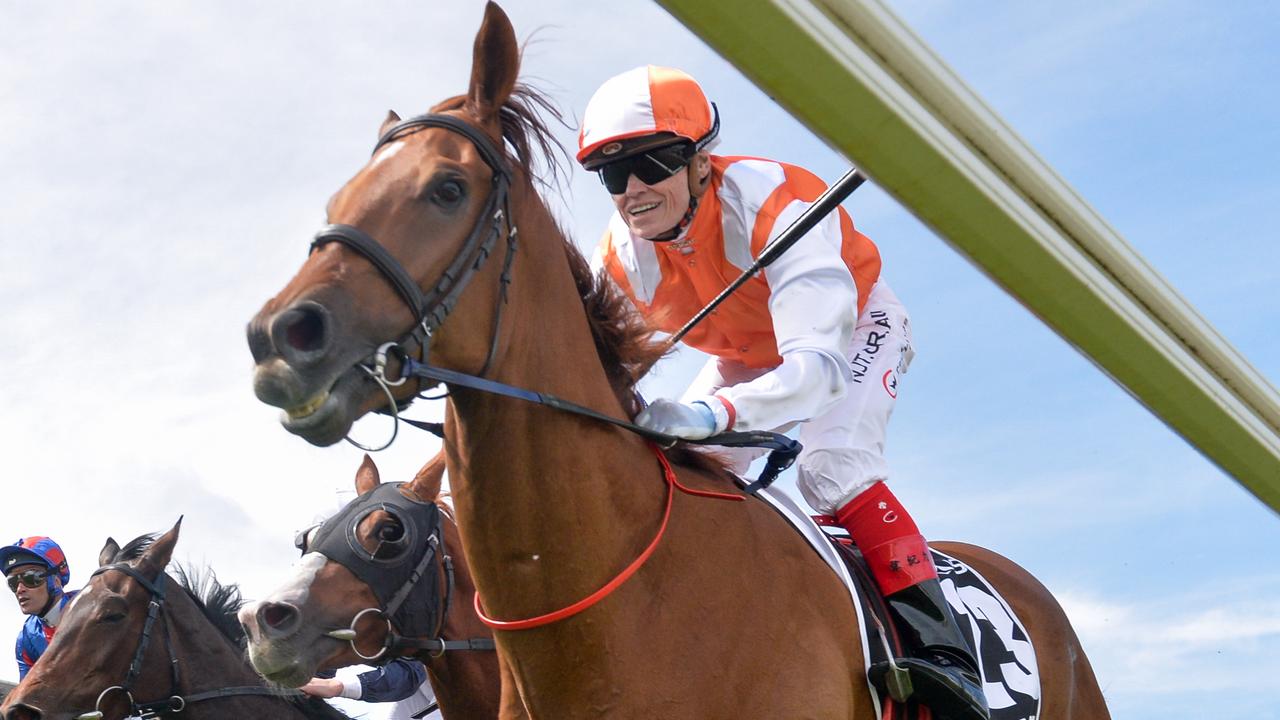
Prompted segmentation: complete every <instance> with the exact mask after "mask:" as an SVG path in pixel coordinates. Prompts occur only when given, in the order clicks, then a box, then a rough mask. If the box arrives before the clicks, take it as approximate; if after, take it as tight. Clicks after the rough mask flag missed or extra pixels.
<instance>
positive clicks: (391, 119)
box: [378, 110, 400, 140]
mask: <svg viewBox="0 0 1280 720" xmlns="http://www.w3.org/2000/svg"><path fill="white" fill-rule="evenodd" d="M398 122H400V116H399V115H397V114H396V111H395V110H388V111H387V119H385V120H383V121H382V127H380V128H378V139H379V140H381V139H382V136H383V135H386V134H387V131H388V130H390V129H391V128H392V127H393V126H394V125H395V124H396V123H398Z"/></svg>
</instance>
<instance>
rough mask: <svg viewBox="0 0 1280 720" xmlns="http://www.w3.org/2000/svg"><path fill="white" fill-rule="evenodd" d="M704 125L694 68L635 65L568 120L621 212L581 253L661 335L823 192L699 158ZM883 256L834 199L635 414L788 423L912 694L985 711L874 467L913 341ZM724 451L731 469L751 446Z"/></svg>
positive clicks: (791, 175) (769, 166)
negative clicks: (879, 609) (686, 372)
mask: <svg viewBox="0 0 1280 720" xmlns="http://www.w3.org/2000/svg"><path fill="white" fill-rule="evenodd" d="M718 130H719V117H718V114H717V111H716V109H715V107H714V106H713V105H712V104H711V103H710V102H708V101H707V98H706V95H705V94H704V93H703V91H702V88H701V87H700V86H699V85H698V83H697V81H696V80H694V79H693V78H692V77H690V76H689V75H687V74H685V73H683V72H681V71H679V70H674V69H671V68H662V67H654V66H648V67H639V68H636V69H634V70H631V71H629V72H625V73H623V74H621V75H617V76H615V77H613V78H611V79H609V80H608V81H606V82H605V83H604V84H603V85H602V86H601V87H600V88H599V89H598V90H597V91H596V93H595V95H594V96H593V97H592V98H591V101H590V102H589V103H588V104H587V109H586V111H585V112H584V113H583V121H582V128H581V130H580V131H579V133H578V154H577V159H578V161H579V162H580V163H581V164H582V166H583V168H585V169H587V170H591V171H596V172H598V173H599V174H600V179H601V181H602V182H603V183H604V185H605V188H606V189H607V191H608V192H609V194H610V195H611V196H612V199H613V203H614V206H615V207H616V209H617V212H616V213H615V214H614V215H613V217H612V219H611V220H610V223H609V227H608V229H607V231H606V232H605V234H604V238H603V239H602V240H601V242H600V245H599V247H598V249H597V252H596V255H595V258H594V260H593V266H595V267H596V268H598V269H601V270H603V271H604V272H606V273H607V274H608V275H609V277H611V278H612V279H613V280H614V282H616V283H617V284H618V285H619V286H620V287H621V289H622V290H623V291H624V292H625V293H626V295H627V297H629V298H630V299H631V302H632V303H633V304H634V305H635V307H636V308H637V309H638V310H639V311H640V312H641V313H642V314H643V315H644V316H645V317H646V318H647V319H648V320H649V321H650V322H651V323H652V324H653V325H654V326H655V327H657V328H658V329H660V330H663V331H666V332H669V333H671V332H675V331H676V330H678V329H680V328H681V327H682V326H683V325H684V323H685V322H687V321H688V320H689V319H690V318H692V317H693V316H694V315H695V314H696V313H697V312H698V311H699V310H700V309H701V308H702V307H703V306H704V305H706V304H707V303H708V302H710V301H711V300H712V299H714V298H715V297H716V296H717V295H719V294H720V292H721V291H723V290H724V289H725V288H726V287H728V285H729V283H730V282H732V281H733V280H734V279H736V278H737V277H738V275H739V274H741V273H742V271H743V270H745V269H746V268H747V267H748V266H750V265H751V264H752V262H754V261H755V260H756V259H757V258H758V257H759V255H760V253H761V251H762V250H763V249H764V247H765V246H766V245H768V243H769V242H770V241H771V240H773V239H774V238H775V237H777V236H778V234H779V233H780V232H781V231H782V230H783V229H785V228H786V227H787V226H788V225H790V224H791V222H792V221H794V220H795V219H796V218H797V216H798V215H799V214H800V213H802V212H803V211H804V210H805V209H806V208H808V207H809V205H810V203H812V202H813V201H814V200H815V199H816V198H817V197H818V196H819V195H820V194H821V193H822V192H823V191H824V190H825V189H826V184H825V183H823V182H822V180H820V179H819V178H818V177H817V176H815V175H814V174H813V173H810V172H809V171H807V170H805V169H804V168H801V167H798V166H795V165H790V164H787V163H781V162H776V161H773V160H767V159H764V158H757V157H727V156H719V155H712V154H711V153H710V150H711V148H712V146H713V143H714V141H715V140H716V136H717V134H718ZM880 265H881V261H880V253H879V250H878V249H877V248H876V246H875V244H874V243H872V241H871V240H870V239H868V238H867V237H866V236H865V235H863V234H862V233H860V232H858V231H857V230H856V229H854V226H853V221H852V219H850V217H849V215H848V213H846V212H845V211H844V209H843V208H839V209H837V211H836V212H834V213H831V214H830V215H828V216H827V217H826V218H825V219H823V220H822V221H821V222H819V223H818V224H817V225H816V226H815V227H814V228H813V229H812V230H811V231H810V232H809V233H808V234H807V235H805V236H804V237H803V238H801V239H800V240H799V242H797V243H796V244H795V245H794V246H792V247H791V248H790V249H789V250H788V251H787V252H786V253H784V254H783V255H782V256H780V257H779V258H778V259H777V260H776V261H774V263H773V264H771V265H769V266H768V267H767V268H766V269H765V271H764V273H763V274H762V275H757V276H755V277H753V278H752V279H751V280H749V281H748V282H747V283H746V284H744V285H743V286H742V287H741V288H739V289H738V290H737V291H736V292H735V293H734V294H733V295H731V296H729V298H728V299H727V300H726V301H725V302H724V303H723V304H722V305H720V306H719V307H718V308H717V309H716V311H715V312H714V313H712V314H711V315H709V316H708V317H707V318H706V319H705V320H704V321H703V322H702V324H701V325H698V326H695V327H694V328H693V329H692V330H691V331H690V332H689V333H688V335H686V336H685V342H686V343H688V344H689V345H692V346H693V347H695V348H698V349H699V350H702V351H703V352H706V353H708V354H710V355H711V356H712V357H711V358H710V360H709V361H708V363H707V364H706V366H705V367H704V368H703V370H702V372H701V373H700V374H699V375H698V377H697V379H695V380H694V382H693V384H692V385H691V386H690V388H689V389H688V391H687V392H686V393H685V396H684V398H683V400H682V401H679V402H677V401H674V400H666V399H660V400H656V401H654V402H653V404H652V405H650V406H649V407H648V408H646V409H645V410H644V412H642V413H641V414H640V416H639V417H638V418H636V421H637V422H638V423H639V424H641V425H644V426H645V427H648V428H651V429H654V430H658V431H660V432H664V433H667V434H670V435H676V436H680V437H683V438H686V439H690V440H698V439H702V438H706V437H708V436H710V435H713V434H716V433H721V432H725V431H728V430H741V431H750V430H772V431H778V432H786V431H787V430H788V429H789V428H793V427H795V426H797V425H800V440H801V442H802V443H803V445H804V450H803V452H802V453H801V455H800V457H799V462H798V466H799V467H798V470H799V473H798V484H799V487H800V492H801V494H802V495H804V498H805V500H806V501H808V503H809V504H810V505H811V506H812V507H813V508H814V510H816V511H818V512H820V513H823V514H824V515H831V516H834V517H835V519H836V521H837V522H838V523H839V524H840V525H842V526H843V527H844V528H845V529H846V530H848V531H849V534H850V535H851V536H852V538H853V540H854V542H855V543H856V544H857V545H858V547H859V548H860V549H861V550H862V553H863V555H864V556H865V557H866V559H867V563H868V565H869V566H870V569H871V572H872V575H873V576H874V577H875V579H876V582H877V584H878V585H879V588H880V591H881V592H882V593H883V594H884V595H885V597H886V600H887V604H888V606H889V608H890V610H891V611H892V612H893V614H894V616H895V618H896V619H897V621H898V623H899V627H900V629H901V630H902V631H903V635H904V636H905V637H906V639H907V641H908V645H909V652H910V654H911V657H908V658H905V659H902V660H899V661H898V662H899V663H900V664H902V665H904V666H906V667H907V669H908V671H909V672H910V673H911V675H912V678H913V680H914V683H913V684H914V686H915V691H916V694H915V695H914V699H916V700H919V701H920V702H922V703H924V704H926V705H930V706H932V707H933V708H934V709H935V710H936V711H938V714H939V715H940V716H941V715H945V716H947V717H950V718H963V719H964V720H977V719H978V718H987V717H988V716H989V711H988V709H987V702H986V699H985V696H984V695H983V691H982V684H981V680H980V679H979V678H978V672H977V670H978V665H977V663H976V662H975V661H974V658H973V653H972V651H971V650H970V649H969V647H968V646H967V644H966V641H965V639H964V635H963V634H962V633H961V631H960V628H959V626H958V625H957V623H956V619H955V617H954V616H953V615H952V612H951V609H950V607H949V606H948V604H947V600H946V598H945V597H944V595H943V591H942V587H941V585H940V584H939V582H938V574H937V569H936V568H935V567H934V565H933V560H932V557H931V555H930V554H929V550H928V547H927V546H926V544H925V540H924V537H923V536H922V535H921V534H920V531H919V530H918V529H917V527H916V524H915V521H914V520H912V519H911V516H910V515H909V514H908V513H907V511H906V508H904V507H903V506H902V503H901V502H899V501H898V499H897V498H896V497H894V495H893V493H892V492H890V491H889V488H888V487H887V486H886V485H885V482H884V481H885V480H886V479H887V478H888V465H887V463H886V462H885V459H884V441H885V429H886V426H887V424H888V422H889V416H890V414H891V412H892V410H893V406H894V402H895V400H896V398H897V394H898V381H899V376H900V375H901V374H903V373H905V372H906V370H907V366H908V364H909V363H910V361H911V358H912V356H913V355H914V350H913V349H912V341H911V330H910V326H909V320H908V315H907V311H906V308H905V307H903V305H902V303H901V302H899V300H898V298H897V297H896V296H895V295H894V293H893V291H892V290H890V289H889V286H888V284H887V283H886V282H885V281H884V279H883V278H882V277H881V275H880ZM761 452H762V451H761ZM728 454H729V455H730V456H731V457H733V458H734V459H735V461H736V467H735V469H736V470H737V471H738V472H739V473H742V472H745V471H746V466H747V465H748V464H749V463H750V461H751V460H752V459H753V457H752V456H751V455H750V454H749V453H744V452H741V451H733V452H730V453H728ZM756 456H757V457H758V454H757V455H756ZM886 670H887V666H885V664H881V665H880V666H879V667H874V668H872V673H871V675H872V679H873V680H875V681H877V683H878V684H883V682H884V681H883V678H884V673H885V672H886Z"/></svg>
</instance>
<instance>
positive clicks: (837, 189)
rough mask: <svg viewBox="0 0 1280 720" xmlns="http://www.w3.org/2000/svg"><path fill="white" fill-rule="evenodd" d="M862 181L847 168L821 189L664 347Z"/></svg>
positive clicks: (684, 332) (769, 260) (785, 247)
mask: <svg viewBox="0 0 1280 720" xmlns="http://www.w3.org/2000/svg"><path fill="white" fill-rule="evenodd" d="M866 181H867V178H866V176H865V175H863V174H862V172H861V171H860V170H858V169H857V168H850V169H849V172H847V173H845V174H844V176H843V177H841V178H840V179H839V180H837V181H836V182H835V183H834V184H832V185H831V187H828V188H827V189H826V190H825V191H823V193H822V194H821V195H819V196H818V199H817V200H815V201H813V204H812V205H810V206H809V207H808V209H806V210H805V211H804V212H802V213H800V217H798V218H796V219H795V222H792V223H791V225H789V226H788V227H787V229H786V230H783V231H782V234H780V235H778V237H777V238H775V239H774V241H773V242H771V243H769V244H768V245H767V246H766V247H765V249H764V250H761V251H760V257H758V258H756V261H755V262H753V263H751V266H750V267H748V268H747V269H746V270H744V271H743V272H742V274H741V275H739V276H738V279H736V280H734V281H733V282H732V283H730V284H729V287H727V288H725V289H724V290H723V291H721V293H720V294H719V295H717V296H716V298H715V299H714V300H712V301H711V302H709V303H707V306H706V307H704V308H702V309H701V310H699V311H698V314H697V315H694V316H693V319H692V320H690V321H689V322H687V323H685V324H684V327H682V328H680V331H679V332H677V333H676V334H675V335H672V336H671V337H670V338H669V339H668V340H667V347H671V346H673V345H675V344H676V343H678V342H680V339H681V338H683V337H684V336H685V334H686V333H688V332H689V331H690V330H692V329H693V326H694V325H697V324H698V323H700V322H702V320H703V319H704V318H706V317H707V315H710V314H711V311H712V310H715V309H716V307H717V306H719V305H720V303H722V302H724V300H725V298H727V297H729V296H730V295H732V294H733V292H734V291H735V290H737V289H738V288H739V287H742V285H743V283H745V282H746V281H747V280H750V279H751V276H753V275H755V274H756V273H758V272H760V271H761V270H763V269H764V268H766V267H768V266H769V265H771V264H773V262H774V261H775V260H777V259H778V258H779V257H781V256H782V253H784V252H786V251H787V250H788V249H789V248H790V247H791V246H792V245H795V244H796V243H797V242H799V240H800V238H802V237H804V236H805V233H807V232H809V231H810V230H812V229H813V226H814V225H817V224H818V223H819V222H820V221H822V219H823V218H825V217H826V216H827V215H828V214H829V213H830V212H831V211H832V210H834V209H835V208H836V206H837V205H839V204H840V203H842V202H844V199H845V198H847V197H849V195H850V194H852V193H853V191H854V190H857V189H858V186H859V185H862V183H864V182H866Z"/></svg>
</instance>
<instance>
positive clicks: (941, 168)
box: [658, 0, 1280, 509]
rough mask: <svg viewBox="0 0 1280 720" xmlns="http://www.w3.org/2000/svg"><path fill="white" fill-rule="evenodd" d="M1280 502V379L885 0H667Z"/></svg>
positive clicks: (1138, 393) (1239, 474) (1180, 428)
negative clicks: (1199, 308)
mask: <svg viewBox="0 0 1280 720" xmlns="http://www.w3.org/2000/svg"><path fill="white" fill-rule="evenodd" d="M658 1H659V3H660V4H662V5H663V6H664V7H666V8H667V10H668V11H670V12H671V13H672V14H673V15H674V16H675V17H676V18H678V19H679V20H680V21H682V22H683V23H684V24H685V25H687V26H688V27H689V28H690V29H691V30H693V31H694V32H696V33H697V34H699V35H700V36H701V37H702V38H703V39H704V40H706V41H707V42H708V43H709V44H710V45H711V46H712V47H713V48H715V49H716V50H718V51H719V52H720V53H721V54H722V55H724V56H725V57H726V58H727V59H728V60H729V61H730V62H732V63H734V64H735V65H737V66H738V68H739V69H740V70H742V71H743V72H744V73H745V74H746V75H747V76H748V77H750V78H752V79H753V80H754V81H755V82H756V83H757V84H758V85H760V87H762V88H763V89H765V90H766V91H768V93H769V94H770V95H771V96H772V97H774V98H775V99H777V101H778V102H779V103H781V104H782V105H783V106H784V107H786V108H787V109H788V110H790V111H791V113H792V114H793V115H795V116H796V117H797V118H798V119H800V120H801V121H802V122H804V123H805V124H806V125H808V126H809V128H810V129H812V130H813V131H814V132H815V133H817V134H818V135H819V136H820V137H822V138H823V139H825V140H826V141H827V142H828V143H830V144H831V145H832V146H833V147H835V148H838V149H839V150H840V151H842V152H843V153H844V154H845V155H847V156H848V157H850V158H852V159H853V160H855V161H856V162H857V164H858V167H859V168H861V169H862V170H863V171H864V172H865V173H866V174H867V175H868V176H869V177H870V178H872V179H873V180H874V181H875V182H876V184H877V185H879V186H880V187H882V188H883V189H885V190H886V191H887V192H889V193H890V194H892V195H893V196H895V197H896V198H897V199H898V200H899V201H900V202H902V204H903V205H904V206H906V207H907V208H908V209H910V210H911V211H912V212H914V213H915V214H916V215H917V216H918V217H920V218H921V219H922V220H923V221H924V222H925V223H927V224H928V225H930V226H931V227H932V228H933V229H934V230H935V231H937V233H938V234H939V235H940V236H941V237H942V238H943V239H945V240H946V241H947V242H949V243H951V245H952V246H954V247H955V248H956V249H957V250H958V251H959V252H961V253H962V254H964V255H965V256H966V257H968V258H969V259H970V260H971V261H972V262H974V263H975V264H976V265H977V266H978V267H979V268H981V269H982V270H983V271H984V272H986V273H987V274H988V275H989V276H990V277H991V278H992V279H993V280H994V281H995V282H997V283H998V284H1000V285H1001V286H1002V287H1003V288H1005V290H1007V291H1008V292H1009V293H1010V294H1012V295H1013V296H1014V297H1015V298H1017V299H1018V300H1019V301H1020V302H1022V303H1023V304H1024V305H1026V306H1027V307H1028V308H1029V309H1030V310H1031V311H1032V312H1034V313H1035V314H1036V315H1037V316H1038V317H1040V318H1041V319H1042V320H1043V321H1044V322H1045V323H1047V324H1048V325H1049V326H1050V327H1052V328H1053V329H1054V330H1055V331H1056V332H1057V333H1058V334H1060V335H1061V336H1062V337H1063V338H1065V339H1066V340H1067V341H1068V342H1070V343H1071V344H1072V345H1074V346H1075V347H1076V348H1078V349H1079V350H1080V352H1082V353H1084V354H1085V356H1087V357H1089V358H1090V359H1091V360H1092V361H1093V362H1094V363H1096V364H1097V366H1098V367H1099V369H1101V370H1102V371H1103V372H1105V373H1107V374H1108V375H1109V376H1110V377H1111V378H1112V379H1114V380H1115V381H1116V382H1117V383H1119V384H1120V385H1121V387H1123V388H1125V389H1126V390H1127V391H1128V392H1129V393H1130V394H1132V395H1133V396H1134V397H1135V398H1136V399H1137V400H1138V401H1140V402H1141V403H1143V404H1144V405H1146V407H1148V408H1149V409H1150V410H1151V411H1152V412H1153V413H1155V414H1156V416H1157V417H1159V418H1161V419H1162V420H1163V421H1164V422H1165V423H1166V424H1168V425H1169V427H1170V428H1172V429H1173V430H1175V431H1176V432H1178V433H1179V434H1180V435H1182V437H1184V438H1185V439H1186V440H1187V441H1189V442H1190V443H1191V444H1192V445H1194V446H1195V447H1197V448H1198V449H1199V450H1200V451H1201V452H1202V453H1204V454H1205V455H1206V456H1207V457H1208V458H1209V459H1210V460H1212V461H1213V462H1215V463H1217V464H1218V465H1219V466H1220V467H1221V468H1222V469H1223V470H1225V471H1226V472H1227V473H1229V474H1230V475H1232V476H1233V477H1234V478H1236V479H1237V480H1238V481H1239V482H1240V483H1242V484H1243V485H1244V486H1245V487H1246V488H1247V489H1249V490H1250V491H1251V492H1252V493H1254V494H1255V495H1256V496H1257V497H1258V498H1259V499H1261V500H1262V501H1263V502H1265V503H1267V504H1268V505H1269V506H1271V507H1272V508H1273V509H1280V395H1278V394H1277V393H1276V390H1275V388H1274V387H1273V386H1272V385H1271V384H1270V383H1269V382H1268V381H1267V380H1266V379H1265V378H1264V377H1262V375H1261V374H1259V373H1258V372H1257V370H1255V369H1254V368H1253V367H1252V366H1251V365H1250V364H1249V363H1248V362H1247V361H1246V360H1245V359H1244V357H1242V356H1241V355H1240V354H1239V353H1238V352H1237V351H1236V350H1235V349H1234V348H1233V347H1231V345H1230V344H1229V343H1227V342H1226V340H1224V339H1223V338H1222V336H1221V335H1220V334H1219V333H1218V332H1217V331H1216V330H1215V329H1214V328H1213V326H1211V325H1210V324H1209V323H1208V322H1206V321H1205V319H1204V318H1203V317H1201V316H1200V314H1199V313H1198V312H1196V310H1195V309H1194V308H1193V307H1192V306H1191V305H1190V304H1189V303H1188V302H1187V301H1186V300H1185V299H1184V298H1183V297H1182V296H1181V295H1179V294H1178V292H1177V291H1176V290H1175V289H1174V288H1173V287H1172V286H1171V285H1169V283H1168V282H1167V281H1166V280H1165V279H1164V278H1163V277H1161V276H1160V275H1159V273H1157V272H1156V271H1155V270H1153V269H1152V268H1151V266H1150V265H1148V264H1147V262H1146V261H1145V260H1144V259H1143V258H1142V256H1140V255H1139V254H1138V253H1137V252H1135V251H1134V250H1133V248H1132V247H1130V246H1129V244H1128V243H1126V242H1125V241H1124V239H1123V238H1122V237H1121V236H1120V234H1119V233H1117V232H1116V231H1115V229H1113V228H1112V227H1111V226H1110V225H1108V224H1107V222H1106V221H1105V220H1104V219H1103V218H1102V217H1101V216H1100V215H1099V214H1098V213H1097V211H1095V210H1094V209H1093V208H1092V207H1090V206H1089V204H1088V203H1087V202H1085V201H1084V199H1083V198H1081V197H1080V196H1079V195H1078V194H1077V193H1076V192H1075V191H1074V190H1073V189H1072V188H1071V187H1070V186H1069V185H1067V183H1066V182H1065V181H1063V179H1062V178H1061V177H1059V176H1058V175H1057V173H1055V172H1054V171H1053V169H1052V168H1050V167H1049V165H1048V164H1047V163H1045V162H1044V160H1042V159H1041V158H1040V157H1039V156H1038V155H1036V153H1035V152H1034V151H1033V150H1032V149H1031V148H1030V147H1029V146H1028V145H1027V144H1026V142H1025V141H1023V140H1022V139H1021V138H1020V137H1018V135H1017V133H1015V132H1014V131H1013V129H1012V128H1010V127H1009V126H1008V125H1006V124H1005V123H1004V121H1002V120H1001V119H1000V118H999V117H998V116H997V115H996V114H995V113H994V112H993V111H992V110H991V109H990V108H989V107H987V105H986V104H985V103H983V102H982V100H981V99H980V98H978V96H977V95H976V94H974V92H973V91H972V90H970V89H969V88H968V87H967V86H966V85H965V84H964V82H963V81H962V80H961V79H960V78H959V77H958V76H956V74H955V73H954V72H953V71H952V70H951V69H950V68H949V67H948V66H947V65H946V64H945V63H944V62H943V61H942V60H941V59H940V58H938V57H937V55H935V54H934V53H933V51H932V50H930V49H929V48H928V47H927V46H926V45H925V44H924V42H923V41H921V40H920V38H918V37H917V36H916V35H915V34H914V33H913V32H911V30H910V29H909V28H908V27H907V26H906V25H905V24H903V22H902V21H901V20H900V19H898V18H897V17H896V16H895V15H894V14H893V13H892V12H891V11H890V10H889V9H888V8H887V7H885V6H884V5H883V4H882V3H881V2H879V1H878V0H658Z"/></svg>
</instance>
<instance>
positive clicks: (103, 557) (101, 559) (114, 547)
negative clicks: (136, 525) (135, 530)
mask: <svg viewBox="0 0 1280 720" xmlns="http://www.w3.org/2000/svg"><path fill="white" fill-rule="evenodd" d="M119 554H120V543H118V542H116V539H115V538H112V537H109V538H107V542H106V544H105V545H103V546H102V551H101V552H99V553H98V567H102V566H103V565H107V564H109V563H110V562H111V561H112V560H115V559H116V555H119Z"/></svg>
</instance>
